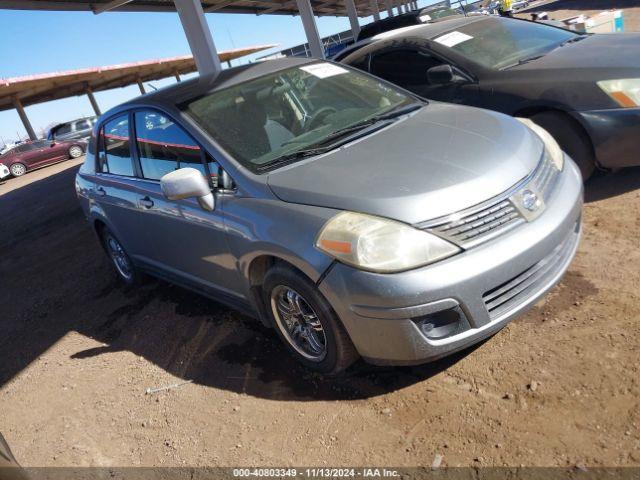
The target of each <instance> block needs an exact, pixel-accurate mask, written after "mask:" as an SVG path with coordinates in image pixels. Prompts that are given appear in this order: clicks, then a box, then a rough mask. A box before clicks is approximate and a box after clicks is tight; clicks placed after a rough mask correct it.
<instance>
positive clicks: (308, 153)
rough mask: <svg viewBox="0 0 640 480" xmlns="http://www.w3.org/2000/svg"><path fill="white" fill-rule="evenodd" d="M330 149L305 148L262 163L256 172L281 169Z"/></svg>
mask: <svg viewBox="0 0 640 480" xmlns="http://www.w3.org/2000/svg"><path fill="white" fill-rule="evenodd" d="M331 149H332V148H331V147H324V148H305V149H304V150H298V151H295V152H292V153H287V154H286V155H282V156H281V157H278V158H276V159H274V160H271V161H270V162H267V163H263V164H262V165H258V166H257V167H256V169H257V170H258V171H264V170H270V169H272V168H274V167H281V166H283V165H287V164H289V163H293V162H295V161H296V160H300V159H302V158H306V157H313V156H315V155H320V154H321V153H325V152H328V151H329V150H331Z"/></svg>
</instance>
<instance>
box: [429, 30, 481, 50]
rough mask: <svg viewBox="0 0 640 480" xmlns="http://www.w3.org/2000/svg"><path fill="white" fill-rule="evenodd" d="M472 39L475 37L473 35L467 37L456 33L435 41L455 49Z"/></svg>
mask: <svg viewBox="0 0 640 480" xmlns="http://www.w3.org/2000/svg"><path fill="white" fill-rule="evenodd" d="M472 38H473V37H472V36H471V35H467V34H466V33H462V32H458V31H454V32H449V33H447V34H446V35H442V36H441V37H438V38H436V39H435V41H436V42H438V43H439V44H441V45H444V46H445V47H455V46H456V45H458V44H459V43H462V42H466V41H467V40H471V39H472Z"/></svg>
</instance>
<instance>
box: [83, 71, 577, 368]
mask: <svg viewBox="0 0 640 480" xmlns="http://www.w3.org/2000/svg"><path fill="white" fill-rule="evenodd" d="M76 191H77V193H78V196H79V199H80V202H81V204H82V208H83V210H84V213H85V215H86V217H87V219H88V220H89V222H90V223H91V224H92V226H93V228H94V229H95V231H96V233H97V234H98V236H99V238H100V240H101V242H102V245H103V247H104V249H105V251H106V253H107V255H108V256H109V257H110V258H111V260H112V262H113V265H114V267H115V270H116V272H117V274H118V275H119V277H120V278H121V279H122V280H123V281H124V282H126V283H127V284H135V283H137V282H139V281H140V280H141V278H142V276H143V275H144V274H151V275H153V276H157V277H160V278H163V279H166V280H168V281H170V282H173V283H175V284H178V285H181V286H184V287H186V288H189V289H192V290H195V291H197V292H200V293H202V294H203V295H206V296H209V297H212V298H215V299H216V300H218V301H220V302H223V303H226V304H228V305H230V306H232V307H234V308H236V309H239V310H241V311H243V312H244V313H246V314H248V315H251V316H253V317H255V318H257V319H259V320H260V321H261V322H263V323H264V324H265V325H267V326H270V327H274V328H275V330H276V332H277V333H278V335H279V336H280V338H281V339H282V341H283V342H284V343H285V345H286V346H287V347H288V349H289V350H290V351H291V353H292V354H293V355H294V356H295V357H296V358H297V359H298V360H299V361H300V362H302V363H303V364H304V365H306V366H307V367H309V368H311V369H314V370H317V371H320V372H323V373H337V372H340V371H342V370H344V369H345V368H347V367H348V366H349V365H350V364H352V363H353V362H354V361H355V360H356V359H357V358H358V357H362V358H363V359H365V360H366V361H368V362H371V363H375V364H393V365H410V364H418V363H423V362H427V361H430V360H434V359H436V358H439V357H442V356H445V355H448V354H450V353H452V352H455V351H458V350H460V349H463V348H465V347H467V346H469V345H472V344H474V343H476V342H478V341H480V340H482V339H484V338H486V337H488V336H490V335H492V334H493V333H495V332H496V331H498V330H499V329H500V328H502V327H503V326H505V325H506V324H507V323H508V322H509V321H510V320H512V319H513V318H514V317H516V316H518V315H521V314H522V313H523V312H524V311H525V310H526V309H527V308H528V307H531V306H532V305H533V304H534V303H535V302H536V301H538V300H539V299H540V298H541V297H542V296H543V295H544V294H545V293H546V292H547V291H549V289H551V288H552V287H553V286H554V285H555V284H556V283H557V282H558V281H559V280H560V278H561V277H562V275H563V273H564V272H565V270H566V269H567V268H568V266H569V263H570V262H571V260H572V258H573V256H574V254H575V252H576V249H577V246H578V241H579V238H580V231H581V228H580V226H581V222H580V219H581V209H582V180H581V177H580V172H579V171H578V169H577V168H576V166H575V164H574V163H573V161H572V160H571V159H570V158H568V157H567V156H566V155H565V154H564V153H563V152H562V150H561V149H560V148H559V147H558V145H557V143H556V142H555V141H554V140H553V138H552V137H551V136H550V135H549V134H548V133H547V132H546V131H545V130H543V129H541V128H540V127H538V126H537V125H535V124H533V123H531V122H529V121H527V120H524V119H523V120H515V119H513V118H511V117H508V116H506V115H503V114H500V113H496V112H491V111H487V110H480V109H476V108H471V107H463V106H458V105H450V104H445V103H439V102H427V101H425V100H424V99H421V98H419V97H416V96H415V95H413V94H411V93H409V92H407V91H405V90H403V89H401V88H399V87H396V86H394V85H392V84H390V83H387V82H386V81H384V80H380V79H378V78H376V77H373V76H371V75H368V74H365V73H362V72H359V71H357V70H352V69H351V68H350V67H345V66H342V65H338V64H334V63H330V62H324V61H318V60H313V59H283V60H274V61H268V62H262V63H257V64H252V65H247V66H243V67H237V68H233V69H229V70H225V71H223V72H222V73H221V74H220V75H219V76H218V77H216V78H215V79H211V78H206V77H202V78H198V79H193V80H190V81H185V82H182V83H179V84H176V85H173V86H171V87H169V88H167V89H164V90H160V91H157V92H154V93H151V94H148V95H145V96H142V97H139V98H137V99H135V100H133V101H131V102H128V103H126V104H124V105H121V106H118V107H116V108H114V109H112V110H111V111H109V112H107V113H106V114H104V115H103V116H102V117H101V118H100V120H99V122H98V123H97V124H96V127H95V129H94V133H93V136H92V138H91V142H90V146H89V149H88V152H87V158H86V162H85V163H84V165H83V166H82V167H81V169H80V171H79V173H78V175H77V178H76Z"/></svg>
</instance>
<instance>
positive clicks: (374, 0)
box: [371, 0, 380, 22]
mask: <svg viewBox="0 0 640 480" xmlns="http://www.w3.org/2000/svg"><path fill="white" fill-rule="evenodd" d="M371 10H373V19H374V20H375V21H376V22H377V21H378V20H380V9H379V8H378V0H371Z"/></svg>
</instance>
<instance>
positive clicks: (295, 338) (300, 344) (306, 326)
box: [271, 285, 327, 362]
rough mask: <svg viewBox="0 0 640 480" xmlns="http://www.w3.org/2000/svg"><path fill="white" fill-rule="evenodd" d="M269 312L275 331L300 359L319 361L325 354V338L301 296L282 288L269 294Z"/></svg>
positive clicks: (282, 286) (287, 288)
mask: <svg viewBox="0 0 640 480" xmlns="http://www.w3.org/2000/svg"><path fill="white" fill-rule="evenodd" d="M271 309H272V312H273V316H274V318H275V320H276V323H277V325H278V328H279V329H280V331H281V332H282V335H283V336H284V337H285V339H286V340H287V342H288V343H289V344H290V345H291V346H292V347H293V349H294V350H295V351H296V352H298V353H299V354H300V355H302V356H303V357H304V358H306V359H308V360H311V361H313V362H321V361H322V360H323V359H324V358H325V356H326V355H327V337H326V335H325V332H324V329H323V328H322V324H321V323H320V319H319V318H318V315H317V314H316V312H315V311H314V310H313V308H311V306H310V305H309V303H308V302H307V301H306V300H305V299H304V297H303V296H302V295H300V294H299V293H298V292H296V291H295V290H293V289H292V288H290V287H287V286H285V285H278V286H277V287H275V288H274V289H273V290H272V292H271Z"/></svg>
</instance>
